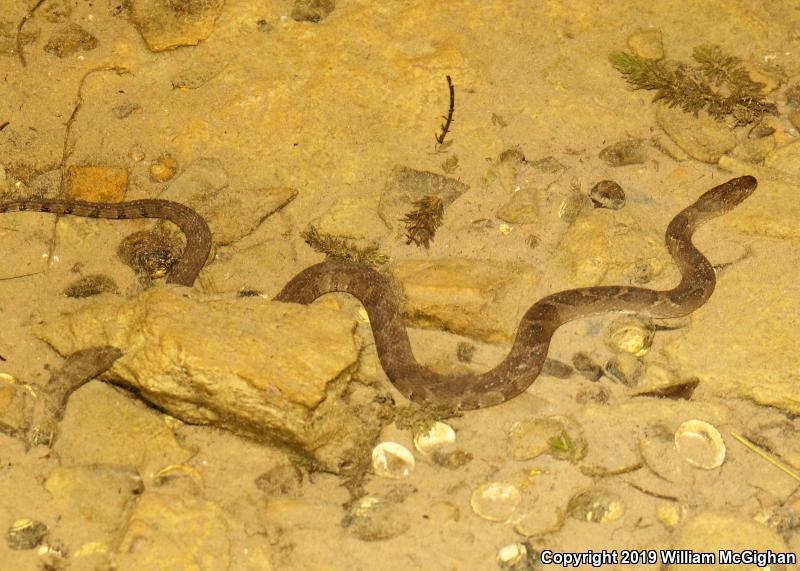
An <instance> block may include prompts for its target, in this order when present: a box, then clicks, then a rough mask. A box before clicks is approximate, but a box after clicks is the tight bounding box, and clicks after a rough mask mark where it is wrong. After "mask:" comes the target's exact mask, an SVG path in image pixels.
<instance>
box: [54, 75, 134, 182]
mask: <svg viewBox="0 0 800 571" xmlns="http://www.w3.org/2000/svg"><path fill="white" fill-rule="evenodd" d="M104 71H113V72H116V74H117V75H125V74H128V73H131V72H130V70H128V69H127V68H125V67H120V66H116V65H110V66H109V65H104V66H100V67H95V68H92V69H90V70H89V71H87V72H86V73H84V74H83V77H81V81H80V83H79V84H78V95H77V97H76V98H75V106H74V107H73V108H72V113H71V114H70V116H69V119H67V124H66V130H65V131H64V145H63V147H62V149H61V180H60V181H59V184H58V194H59V197H62V196H63V195H64V185H65V184H66V176H65V175H66V171H67V160H68V159H69V156H70V155H71V154H72V150H70V148H69V140H70V135H71V134H72V124H73V123H74V122H75V118H76V117H77V116H78V111H80V109H81V107H83V85H84V84H85V83H86V79H87V78H88V77H89V76H90V75H92V74H94V73H100V72H104Z"/></svg>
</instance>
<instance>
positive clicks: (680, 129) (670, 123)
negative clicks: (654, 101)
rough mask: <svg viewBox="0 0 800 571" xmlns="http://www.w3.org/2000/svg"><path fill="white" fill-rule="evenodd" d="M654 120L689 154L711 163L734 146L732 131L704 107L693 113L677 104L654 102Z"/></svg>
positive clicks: (734, 140)
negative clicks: (656, 104)
mask: <svg viewBox="0 0 800 571" xmlns="http://www.w3.org/2000/svg"><path fill="white" fill-rule="evenodd" d="M656 122H657V123H658V126H659V127H661V128H662V129H663V130H664V132H665V133H666V134H667V135H668V136H669V138H670V139H672V140H673V141H674V142H675V144H676V145H678V146H679V147H680V148H681V149H683V151H685V152H686V154H688V155H689V156H690V157H692V158H695V159H697V160H698V161H703V162H704V163H710V164H714V163H716V162H717V161H719V159H720V157H721V156H722V155H724V154H725V153H727V152H728V151H730V150H731V149H733V148H734V147H735V146H736V134H735V133H734V132H733V130H732V129H730V128H729V127H728V126H727V125H726V124H725V123H723V122H721V121H717V120H715V119H714V118H712V117H711V116H710V115H709V114H708V113H706V112H705V111H700V112H698V113H697V116H695V115H693V114H692V113H687V112H685V111H683V110H682V109H681V108H680V107H667V106H666V105H658V106H656Z"/></svg>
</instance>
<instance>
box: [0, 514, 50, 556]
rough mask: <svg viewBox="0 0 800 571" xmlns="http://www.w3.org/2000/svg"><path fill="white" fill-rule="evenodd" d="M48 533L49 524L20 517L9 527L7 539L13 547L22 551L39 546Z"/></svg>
mask: <svg viewBox="0 0 800 571" xmlns="http://www.w3.org/2000/svg"><path fill="white" fill-rule="evenodd" d="M46 535H47V526H46V525H45V524H43V523H42V522H40V521H33V520H30V519H18V520H16V521H15V522H14V523H12V524H11V527H10V528H8V532H7V533H6V541H7V542H8V546H9V547H10V548H11V549H15V550H20V551H21V550H25V549H33V548H34V547H37V546H38V545H39V544H40V543H42V540H43V539H44V538H45V536H46Z"/></svg>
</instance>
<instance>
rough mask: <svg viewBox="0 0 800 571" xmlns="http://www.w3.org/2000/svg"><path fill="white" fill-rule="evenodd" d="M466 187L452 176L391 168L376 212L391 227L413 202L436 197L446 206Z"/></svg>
mask: <svg viewBox="0 0 800 571" xmlns="http://www.w3.org/2000/svg"><path fill="white" fill-rule="evenodd" d="M467 190H469V186H467V185H466V184H464V183H463V182H461V181H458V180H456V179H454V178H449V177H446V176H442V175H440V174H436V173H433V172H428V171H420V170H416V169H412V168H408V167H405V166H396V167H394V168H393V169H392V172H391V173H390V175H389V178H388V179H387V180H386V185H385V187H384V189H383V194H382V195H381V200H380V204H379V206H378V214H379V215H380V217H381V219H382V220H383V221H384V222H385V223H386V226H388V227H389V228H391V229H394V228H397V227H399V226H401V224H400V222H399V221H400V220H401V219H402V218H403V217H404V216H405V215H406V214H407V213H408V212H409V211H410V210H412V209H413V208H414V206H413V204H414V202H415V201H417V200H420V199H422V198H425V197H426V196H436V197H438V198H439V199H441V201H442V203H443V204H444V207H445V208H447V206H448V205H449V204H451V203H452V202H453V201H454V200H455V199H456V198H458V197H459V196H461V195H462V194H464V193H465V192H466V191H467Z"/></svg>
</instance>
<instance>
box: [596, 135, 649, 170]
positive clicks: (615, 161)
mask: <svg viewBox="0 0 800 571" xmlns="http://www.w3.org/2000/svg"><path fill="white" fill-rule="evenodd" d="M647 147H648V146H647V142H646V141H645V140H644V139H629V140H627V141H620V142H618V143H614V144H613V145H609V146H607V147H606V148H604V149H603V150H602V151H600V158H601V159H602V160H603V161H604V162H605V163H606V164H608V165H610V166H612V167H620V166H624V165H640V164H644V163H645V162H646V161H647V157H648V152H647V151H648V148H647Z"/></svg>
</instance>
